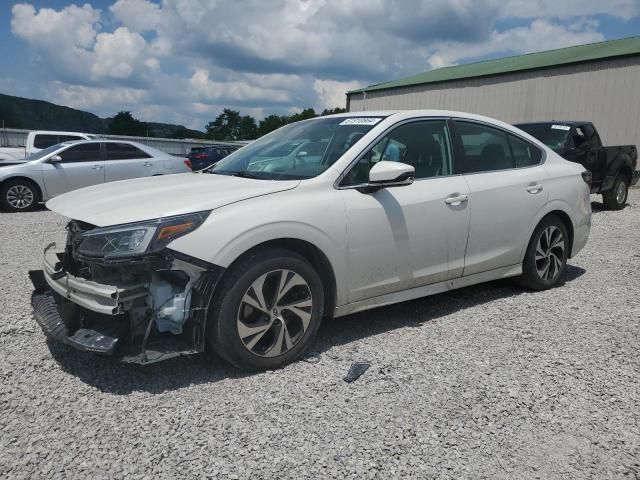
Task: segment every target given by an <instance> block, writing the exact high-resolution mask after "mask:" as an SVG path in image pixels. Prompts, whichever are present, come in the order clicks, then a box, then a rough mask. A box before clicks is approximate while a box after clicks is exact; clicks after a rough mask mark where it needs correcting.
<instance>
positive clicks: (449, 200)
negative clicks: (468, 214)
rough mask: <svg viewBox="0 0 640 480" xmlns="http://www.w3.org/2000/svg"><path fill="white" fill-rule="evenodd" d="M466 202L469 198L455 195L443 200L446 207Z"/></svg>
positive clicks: (463, 195)
mask: <svg viewBox="0 0 640 480" xmlns="http://www.w3.org/2000/svg"><path fill="white" fill-rule="evenodd" d="M467 200H469V197H468V196H467V195H465V194H462V195H455V196H452V197H447V198H446V199H445V200H444V203H446V204H447V205H460V204H461V203H464V202H466V201H467Z"/></svg>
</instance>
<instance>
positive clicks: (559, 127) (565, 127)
mask: <svg viewBox="0 0 640 480" xmlns="http://www.w3.org/2000/svg"><path fill="white" fill-rule="evenodd" d="M551 128H554V129H556V130H571V127H570V126H569V125H551Z"/></svg>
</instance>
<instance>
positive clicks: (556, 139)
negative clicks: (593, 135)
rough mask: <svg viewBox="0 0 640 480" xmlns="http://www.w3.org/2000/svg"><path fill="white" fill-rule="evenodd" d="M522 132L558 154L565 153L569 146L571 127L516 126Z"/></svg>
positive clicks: (548, 125)
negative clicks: (568, 139)
mask: <svg viewBox="0 0 640 480" xmlns="http://www.w3.org/2000/svg"><path fill="white" fill-rule="evenodd" d="M516 126H517V127H518V128H519V129H520V130H523V131H525V132H527V133H528V134H529V135H531V136H532V137H535V138H537V139H538V140H540V141H541V142H542V143H544V144H545V145H546V146H547V147H549V148H551V149H552V150H554V151H555V152H556V153H562V152H564V150H565V148H566V146H567V138H568V137H569V131H570V130H571V127H569V125H562V124H549V123H540V124H531V125H516Z"/></svg>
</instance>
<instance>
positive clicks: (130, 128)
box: [107, 112, 149, 137]
mask: <svg viewBox="0 0 640 480" xmlns="http://www.w3.org/2000/svg"><path fill="white" fill-rule="evenodd" d="M107 120H108V122H109V128H108V129H107V133H109V134H111V135H132V136H135V137H146V136H148V135H149V131H148V130H149V126H148V125H147V124H146V123H145V122H141V121H140V120H138V119H136V118H134V116H133V115H131V112H118V113H117V115H115V116H114V117H113V118H109V119H107Z"/></svg>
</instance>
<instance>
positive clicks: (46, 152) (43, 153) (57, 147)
mask: <svg viewBox="0 0 640 480" xmlns="http://www.w3.org/2000/svg"><path fill="white" fill-rule="evenodd" d="M62 147H63V144H62V143H58V144H56V145H52V146H50V147H47V148H45V149H43V150H40V151H39V152H35V153H32V154H31V155H29V156H28V157H26V158H25V160H27V161H29V162H31V161H32V160H40V159H41V158H44V157H46V156H47V155H49V154H51V153H53V152H55V151H56V150H60V149H61V148H62Z"/></svg>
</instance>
